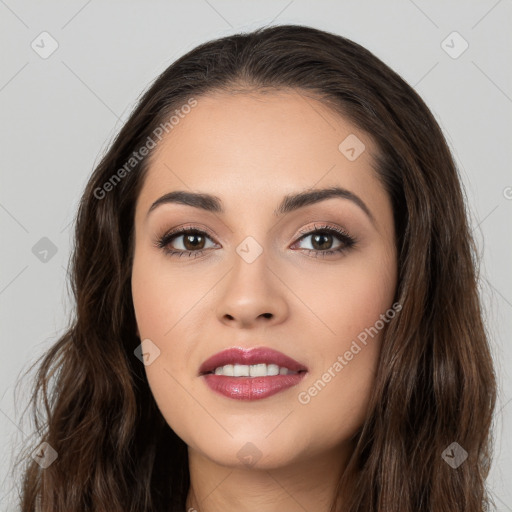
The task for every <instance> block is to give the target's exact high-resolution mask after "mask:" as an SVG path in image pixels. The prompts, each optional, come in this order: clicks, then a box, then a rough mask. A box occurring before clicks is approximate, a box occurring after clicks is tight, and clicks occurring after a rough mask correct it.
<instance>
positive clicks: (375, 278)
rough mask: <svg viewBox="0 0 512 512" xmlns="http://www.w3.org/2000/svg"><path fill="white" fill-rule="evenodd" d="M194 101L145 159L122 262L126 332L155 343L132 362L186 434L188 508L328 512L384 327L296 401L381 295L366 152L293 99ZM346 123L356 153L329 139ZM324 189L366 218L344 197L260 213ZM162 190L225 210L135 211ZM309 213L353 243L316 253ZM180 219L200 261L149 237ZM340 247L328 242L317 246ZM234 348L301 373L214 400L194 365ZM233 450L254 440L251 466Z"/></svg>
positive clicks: (383, 252) (389, 240)
mask: <svg viewBox="0 0 512 512" xmlns="http://www.w3.org/2000/svg"><path fill="white" fill-rule="evenodd" d="M197 100H198V105H197V106H196V107H195V108H193V109H192V110H191V112H190V113H189V114H187V115H186V116H185V117H184V118H183V119H181V120H180V122H179V124H178V125H176V126H175V127H174V128H173V130H172V131H170V132H169V134H168V135H166V137H165V138H164V139H162V141H161V142H160V143H159V145H158V146H157V148H156V149H155V152H154V153H153V155H152V160H151V164H150V167H149V169H148V174H147V176H146V180H145V182H144V185H143V188H142V190H141V193H140V195H139V197H138V200H137V204H136V213H135V254H134V262H133V272H132V293H133V303H134V308H135V314H136V319H137V326H138V333H137V334H138V335H139V337H140V339H141V340H143V339H146V338H149V339H151V340H152V342H153V343H154V344H155V345H156V346H157V347H158V348H159V350H160V354H159V356H158V357H157V358H156V359H155V360H154V361H153V362H152V363H151V364H149V365H147V366H145V369H146V374H147V378H148V382H149V385H150V387H151V391H152V393H153V395H154V397H155V400H156V402H157V404H158V407H159V408H160V410H161V412H162V414H163V416H164V417H165V419H166V421H167V422H168V424H169V425H170V427H171V428H172V429H173V430H174V431H175V432H176V433H177V434H178V435H179V436H180V437H181V438H182V439H183V440H184V441H185V442H186V444H187V445H188V451H189V467H190V478H191V486H190V491H189V494H188V499H187V510H189V508H192V507H193V508H194V509H196V510H198V511H201V512H212V511H218V510H237V511H240V512H243V511H256V510H258V511H259V512H274V511H280V512H281V511H283V510H286V511H288V512H293V511H296V510H297V511H304V510H315V511H318V512H322V511H327V510H328V509H329V508H328V507H329V503H330V500H331V498H332V496H333V494H334V490H335V485H336V483H337V480H338V476H339V474H340V472H341V471H342V470H343V469H344V467H345V465H346V463H347V460H348V457H349V456H350V454H351V453H352V451H353V448H354V447H353V444H352V443H351V441H350V438H351V436H353V434H354V433H355V432H356V431H357V430H358V428H359V427H360V426H361V425H362V423H363V421H364V418H365V415H366V413H367V406H368V402H369V399H370V396H371V393H372V385H373V382H374V378H375V373H376V369H377V364H378V358H379V353H380V344H381V335H382V331H379V333H378V335H376V336H374V337H373V338H369V342H368V343H367V345H366V346H364V347H363V348H362V350H361V351H360V352H359V353H357V355H355V356H354V357H353V359H352V360H351V361H349V362H348V364H347V365H346V366H344V367H343V369H342V370H341V371H339V372H338V373H336V374H335V375H336V376H335V377H333V378H332V379H331V381H330V382H329V383H327V384H326V386H325V387H324V388H323V389H322V390H321V391H320V392H318V394H317V395H316V396H314V397H312V398H311V400H310V401H309V403H307V404H303V403H300V402H299V400H298V396H299V393H301V392H304V391H307V390H308V389H309V388H310V387H311V386H312V385H313V384H314V383H315V382H316V381H318V379H320V378H321V377H322V375H323V374H324V373H325V372H326V371H327V370H328V369H329V368H330V367H332V366H333V364H334V363H335V362H336V361H337V358H338V356H340V355H341V356H343V354H345V352H346V351H347V350H349V349H350V346H351V343H352V342H353V340H355V339H356V338H357V336H358V335H359V334H360V333H361V332H362V331H364V329H365V328H369V327H370V326H373V325H374V324H375V322H376V321H377V320H378V319H379V317H380V315H381V314H383V313H385V312H386V311H387V310H389V309H390V308H391V306H392V303H393V297H394V293H395V288H396V279H397V272H396V252H395V242H394V238H395V234H394V228H393V213H392V206H391V202H390V199H389V197H388V195H387V193H386V192H385V190H384V188H383V186H382V184H381V183H380V181H379V180H378V178H377V175H376V173H375V170H374V169H373V167H372V166H373V158H372V153H373V154H375V153H376V151H377V148H376V147H375V145H374V143H373V142H372V140H371V139H370V138H369V136H368V135H367V134H365V133H364V132H362V131H361V130H359V129H357V128H356V127H355V126H353V125H352V124H350V123H349V122H348V121H347V120H346V119H343V118H342V117H340V116H339V115H338V114H336V113H334V112H333V111H331V110H330V109H329V108H328V107H326V106H324V105H323V104H321V103H319V102H318V101H316V100H314V99H312V98H310V97H308V96H306V95H305V94H298V93H296V92H292V91H280V92H271V93H265V94H263V93H236V94H235V93H226V92H223V93H214V94H210V95H208V96H203V97H200V98H197ZM349 134H355V135H356V136H357V137H358V138H359V139H360V140H361V141H363V142H364V144H365V146H366V150H365V151H363V153H362V154H361V155H360V156H359V157H358V158H357V159H356V160H354V161H349V160H348V159H347V158H346V157H345V155H344V154H342V152H341V151H340V150H339V149H338V146H339V144H340V143H341V141H343V140H344V139H345V138H346V137H347V136H348V135H349ZM330 186H340V187H343V188H345V189H348V190H350V191H351V192H352V193H354V194H356V195H357V196H359V197H360V198H361V199H362V200H363V201H364V203H365V204H366V205H367V206H368V208H369V210H370V211H371V213H372V215H373V217H374V222H372V220H370V218H369V217H368V216H367V215H366V214H365V212H364V211H363V210H362V209H361V208H360V207H359V206H358V205H356V204H355V203H354V202H352V201H350V200H348V199H342V198H330V199H328V200H324V201H322V202H320V203H317V204H312V205H309V206H306V207H303V208H301V209H299V210H296V211H294V212H290V213H288V214H286V215H284V216H282V218H276V217H275V216H274V215H273V211H274V209H275V208H276V207H277V206H278V204H279V203H280V202H281V200H282V199H283V197H284V196H285V195H287V194H292V193H297V192H302V191H304V190H306V189H310V188H324V187H330ZM174 190H186V191H194V192H204V193H209V194H214V195H216V196H218V197H219V198H221V199H222V202H223V205H224V208H225V213H224V214H220V213H212V212H206V211H203V210H200V209H197V208H194V207H191V206H188V205H179V204H164V205H161V206H159V207H157V208H155V209H154V210H153V211H152V212H151V213H150V214H149V215H148V210H149V208H150V206H151V205H152V204H153V202H154V201H156V200H157V199H158V198H159V197H161V196H162V195H164V194H166V193H168V192H171V191H174ZM322 223H325V224H328V225H330V226H333V227H336V226H337V227H340V228H343V229H344V230H345V231H347V232H348V233H349V234H350V235H351V236H353V237H355V238H356V239H357V243H356V245H355V246H354V247H352V248H350V249H348V250H347V251H346V252H343V253H337V254H333V255H331V256H327V257H325V258H322V257H314V256H315V254H313V252H315V251H316V253H319V252H321V250H322V249H318V248H317V247H318V245H313V238H314V237H313V236H312V235H309V236H306V237H304V235H303V234H300V231H302V230H307V231H308V232H311V231H314V230H315V224H317V225H318V224H322ZM189 224H192V225H193V226H195V227H196V229H200V230H203V229H204V228H206V229H208V230H209V231H210V232H211V233H212V234H213V237H210V238H206V240H205V241H204V245H203V246H202V247H203V248H204V250H205V252H204V253H203V254H202V255H201V256H199V257H197V258H194V257H187V256H186V255H184V256H182V257H177V256H174V257H171V256H169V255H167V254H165V253H164V251H163V249H161V248H158V247H156V246H155V245H154V244H155V242H156V241H157V240H158V238H159V237H160V236H161V235H163V234H164V233H166V232H169V231H170V230H171V229H173V228H175V227H178V226H180V225H187V227H188V225H189ZM207 236H209V235H207ZM248 236H251V237H253V238H254V239H255V240H256V241H257V242H258V244H259V245H260V246H261V248H262V250H263V252H262V254H261V255H260V256H259V257H258V258H257V259H256V260H255V261H253V262H252V263H247V262H246V261H245V260H244V259H243V258H241V257H240V256H239V254H238V253H237V252H236V248H237V246H238V245H239V244H240V243H241V242H242V241H243V240H244V239H245V238H246V237H248ZM301 238H302V240H301ZM329 241H330V243H331V245H330V246H329V245H328V244H329ZM184 243H185V237H184V236H183V235H180V234H178V236H177V237H176V238H175V239H174V240H173V241H172V242H171V244H172V247H171V248H173V249H174V250H185V249H189V250H191V249H190V247H191V246H190V244H188V245H186V246H185V245H184ZM320 243H321V242H320ZM340 245H343V242H342V241H340V240H339V239H337V238H336V237H333V238H332V239H328V240H327V247H326V248H327V249H329V248H337V247H339V246H340ZM291 247H293V248H291ZM307 249H310V251H311V252H309V253H308V251H307ZM192 250H194V249H193V246H192ZM196 250H197V249H196ZM265 313H268V315H265ZM234 346H240V347H244V348H250V347H251V348H252V347H258V346H266V347H271V348H274V349H276V350H279V351H281V352H283V353H285V354H286V355H288V356H290V357H292V358H294V359H296V360H297V361H299V362H301V363H303V364H305V365H306V366H307V367H308V369H309V371H308V374H307V375H306V377H305V378H304V379H303V380H302V381H301V382H300V384H298V385H297V386H294V387H292V388H289V389H287V390H285V391H283V392H281V393H278V394H276V395H273V396H271V397H267V398H265V399H261V400H254V401H239V400H233V399H230V398H227V397H224V396H222V395H218V394H216V393H214V392H213V391H211V390H210V389H209V387H208V386H207V385H206V384H205V382H204V379H203V378H202V377H200V376H199V375H198V370H199V366H200V365H201V363H202V362H203V361H204V360H206V359H207V358H209V357H210V356H212V355H213V354H215V353H217V352H219V351H221V350H223V349H226V348H229V347H234ZM247 443H252V445H254V447H248V445H247ZM243 447H245V450H249V451H250V452H251V450H252V453H253V455H254V459H253V462H254V463H252V465H251V464H250V463H244V462H243V461H242V460H241V458H240V457H239V456H238V453H239V451H240V450H241V449H242V448H243Z"/></svg>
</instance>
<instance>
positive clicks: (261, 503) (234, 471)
mask: <svg viewBox="0 0 512 512" xmlns="http://www.w3.org/2000/svg"><path fill="white" fill-rule="evenodd" d="M188 453H189V470H190V488H189V492H188V496H187V502H186V503H187V507H186V510H187V512H195V511H197V512H218V511H219V510H223V511H226V512H230V511H235V510H236V511H237V512H254V511H258V512H282V511H283V510H286V511H287V512H304V511H305V510H315V512H331V503H332V500H333V498H334V496H335V492H336V488H337V484H338V481H339V478H340V476H341V474H342V472H343V470H344V469H345V467H346V464H347V462H348V457H349V455H350V452H349V450H348V449H347V447H345V448H344V449H338V450H332V451H331V452H330V453H329V454H328V455H327V454H325V453H322V454H320V455H317V456H315V457H309V458H304V459H302V460H294V461H293V463H290V464H289V465H286V466H279V467H267V468H263V469H262V468H257V467H247V466H242V467H240V466H237V467H228V466H222V465H219V464H217V463H215V462H214V461H212V460H211V459H208V458H206V457H205V456H204V455H202V454H201V453H199V452H197V451H195V450H193V449H191V448H190V447H189V448H188Z"/></svg>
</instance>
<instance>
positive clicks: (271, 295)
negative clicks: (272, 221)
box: [216, 253, 288, 329]
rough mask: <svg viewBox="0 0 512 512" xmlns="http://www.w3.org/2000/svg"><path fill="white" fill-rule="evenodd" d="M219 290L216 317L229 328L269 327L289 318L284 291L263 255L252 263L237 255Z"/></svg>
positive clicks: (281, 283)
mask: <svg viewBox="0 0 512 512" xmlns="http://www.w3.org/2000/svg"><path fill="white" fill-rule="evenodd" d="M219 289H220V292H219V295H218V297H219V298H218V301H217V304H216V313H217V317H218V319H219V321H221V322H223V323H225V324H227V325H229V326H231V327H235V326H236V327H240V328H246V329H247V328H253V327H257V326H259V325H261V326H270V325H274V324H278V323H281V322H283V321H284V320H285V319H286V316H287V315H288V304H287V300H286V291H287V288H286V286H285V285H284V284H283V282H282V281H281V280H280V279H279V277H278V273H277V272H276V271H275V270H273V269H271V268H270V267H269V266H268V265H267V260H266V258H265V255H264V253H263V254H261V255H260V256H259V257H258V258H257V259H256V260H255V261H253V262H252V263H247V262H246V261H244V260H243V259H242V258H238V256H237V257H236V258H235V261H234V264H233V267H232V268H231V270H230V271H229V272H228V275H227V276H226V278H225V280H224V283H223V284H222V285H221V286H220V287H219Z"/></svg>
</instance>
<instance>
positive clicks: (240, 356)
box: [199, 347, 307, 375]
mask: <svg viewBox="0 0 512 512" xmlns="http://www.w3.org/2000/svg"><path fill="white" fill-rule="evenodd" d="M227 364H243V365H252V364H277V365H278V366H280V367H284V368H288V369H289V370H291V371H292V372H299V371H307V367H306V366H304V365H303V364H301V363H299V362H297V361H295V359H292V358H291V357H288V356H287V355H285V354H283V353H282V352H278V351H277V350H274V349H272V348H268V347H256V348H252V349H244V348H241V347H233V348H228V349H226V350H223V351H221V352H218V353H217V354H214V355H213V356H211V357H209V358H208V359H207V360H206V361H204V363H203V364H202V365H201V366H200V368H199V374H200V375H204V374H205V373H208V372H212V371H214V370H215V368H218V367H220V366H225V365H227Z"/></svg>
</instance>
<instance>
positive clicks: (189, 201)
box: [147, 187, 375, 224]
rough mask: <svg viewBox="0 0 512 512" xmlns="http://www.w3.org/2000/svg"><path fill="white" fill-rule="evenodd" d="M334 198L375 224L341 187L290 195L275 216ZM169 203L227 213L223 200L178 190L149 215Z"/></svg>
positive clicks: (365, 208) (367, 211)
mask: <svg viewBox="0 0 512 512" xmlns="http://www.w3.org/2000/svg"><path fill="white" fill-rule="evenodd" d="M333 197H338V198H341V199H348V200H349V201H352V202H353V203H354V204H356V205H357V206H359V208H361V210H363V211H364V213H365V214H366V215H367V216H368V217H369V218H370V220H371V221H372V223H374V224H375V217H374V216H373V215H372V213H371V211H370V209H369V208H368V206H366V204H365V202H364V201H363V200H362V199H361V198H360V197H359V196H357V195H356V194H354V193H353V192H350V191H349V190H347V189H344V188H341V187H329V188H323V189H308V190H305V191H304V192H299V193H297V194H288V195H286V196H285V197H284V198H283V200H282V202H281V204H280V205H279V206H278V207H277V208H276V209H275V210H274V216H276V217H278V216H281V215H285V214H287V213H290V212H293V211H295V210H298V209H299V208H303V207H305V206H309V205H311V204H315V203H319V202H321V201H325V200H326V199H331V198H333ZM169 203H175V204H183V205H186V206H192V207H194V208H199V209H201V210H205V211H207V212H212V213H221V214H223V213H225V212H224V208H223V206H222V200H221V199H220V198H219V197H217V196H213V195H211V194H206V193H198V192H186V191H183V190H176V191H174V192H169V193H168V194H165V195H163V196H162V197H160V198H158V199H157V200H156V201H155V202H154V203H153V204H152V205H151V207H150V208H149V210H148V213H147V215H149V214H150V213H151V212H152V211H153V210H155V208H157V207H158V206H160V205H162V204H169Z"/></svg>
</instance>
